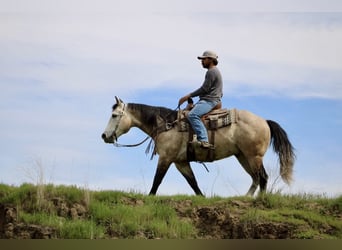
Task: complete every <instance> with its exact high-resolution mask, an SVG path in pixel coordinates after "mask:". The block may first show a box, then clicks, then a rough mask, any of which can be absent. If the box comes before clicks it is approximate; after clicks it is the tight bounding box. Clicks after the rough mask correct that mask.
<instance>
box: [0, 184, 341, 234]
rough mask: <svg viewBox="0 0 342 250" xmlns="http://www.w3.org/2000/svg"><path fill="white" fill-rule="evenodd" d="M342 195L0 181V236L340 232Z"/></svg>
mask: <svg viewBox="0 0 342 250" xmlns="http://www.w3.org/2000/svg"><path fill="white" fill-rule="evenodd" d="M341 210H342V196H340V197H336V198H327V197H323V196H313V195H307V194H301V195H281V194H265V195H262V196H258V197H256V198H248V197H231V198H221V197H213V198H204V197H197V196H181V195H177V196H155V197H153V196H145V195H142V194H138V193H125V192H120V191H90V190H85V189H80V188H77V187H74V186H54V185H38V186H36V185H31V184H23V185H21V186H20V187H14V186H8V185H5V184H0V238H58V239H81V238H82V239H102V238H105V239H106V238H130V239H136V238H138V239H174V238H176V239H230V238H235V239H236V238H239V239H246V238H262V239H342V213H341Z"/></svg>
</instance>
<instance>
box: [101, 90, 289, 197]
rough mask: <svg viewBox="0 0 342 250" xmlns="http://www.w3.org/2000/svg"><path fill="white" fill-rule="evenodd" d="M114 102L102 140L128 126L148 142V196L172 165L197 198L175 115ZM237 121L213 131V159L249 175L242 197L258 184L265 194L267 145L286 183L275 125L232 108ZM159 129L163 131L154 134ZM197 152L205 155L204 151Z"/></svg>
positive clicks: (284, 155) (283, 143) (283, 140)
mask: <svg viewBox="0 0 342 250" xmlns="http://www.w3.org/2000/svg"><path fill="white" fill-rule="evenodd" d="M115 98H116V104H114V106H113V110H112V114H111V117H110V120H109V122H108V125H107V127H106V129H105V131H104V132H103V134H102V139H103V140H104V141H105V142H106V143H115V142H116V141H117V139H118V138H119V137H120V136H121V135H123V134H125V133H127V132H128V131H129V130H130V129H131V128H132V127H138V128H139V129H141V130H142V131H143V132H145V133H146V134H147V135H149V136H150V137H151V138H152V139H153V141H154V143H155V153H156V154H158V155H159V159H158V166H157V170H156V173H155V176H154V180H153V185H152V188H151V191H150V195H155V194H156V192H157V189H158V187H159V185H160V184H161V182H162V180H163V178H164V176H165V174H166V172H167V170H168V169H169V167H170V165H171V164H172V163H174V164H175V165H176V168H177V169H178V170H179V172H181V174H182V175H183V176H184V177H185V179H186V180H187V182H188V183H189V185H190V186H191V187H192V189H193V190H194V192H195V193H196V194H197V195H203V194H202V192H201V190H200V189H199V187H198V184H197V181H196V178H195V176H194V173H193V171H192V169H191V166H190V162H189V160H188V157H187V145H188V142H189V136H188V133H184V132H179V131H178V129H177V126H174V124H175V123H176V122H177V115H178V112H177V111H174V110H171V109H167V108H164V107H154V106H148V105H144V104H133V103H128V104H125V103H124V102H123V101H122V100H121V99H119V98H117V97H115ZM237 117H238V119H237V122H236V123H233V124H231V125H229V126H226V127H223V128H220V129H218V130H217V131H216V140H215V159H214V160H220V159H223V158H227V157H229V156H232V155H234V156H235V157H236V158H237V159H238V161H239V162H240V164H241V165H242V167H243V168H244V169H245V170H246V172H247V173H248V174H249V175H250V176H251V177H252V180H253V182H252V185H251V187H250V188H249V190H248V192H247V195H250V196H253V194H254V193H255V191H256V189H257V187H258V186H260V191H261V192H264V191H266V187H267V179H268V176H267V173H266V171H265V168H264V165H263V156H264V155H265V152H266V150H267V149H268V147H269V145H270V144H273V149H274V151H275V152H276V153H277V154H278V159H279V164H280V176H281V177H282V179H283V181H284V182H285V183H287V184H290V183H291V179H292V172H293V164H294V160H295V154H294V149H293V147H292V145H291V142H290V141H289V139H288V137H287V134H286V132H285V131H284V130H283V129H282V128H281V127H280V125H279V124H278V123H276V122H274V121H270V120H264V119H262V118H261V117H258V116H256V115H255V114H252V113H251V112H248V111H245V110H237ZM170 124H171V125H170ZM161 126H164V127H165V126H166V127H168V129H167V130H165V131H162V132H157V131H158V128H160V127H161ZM200 152H203V154H206V155H207V152H206V149H203V150H202V151H200ZM199 158H201V155H199ZM203 159H205V157H203ZM204 161H205V160H204Z"/></svg>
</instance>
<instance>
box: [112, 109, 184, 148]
mask: <svg viewBox="0 0 342 250" xmlns="http://www.w3.org/2000/svg"><path fill="white" fill-rule="evenodd" d="M125 108H126V107H125V106H124V109H123V111H122V113H121V114H120V120H121V117H122V116H123V114H124V112H125ZM177 109H179V107H177V108H175V109H174V110H173V111H177ZM170 114H171V112H170ZM170 114H168V115H167V116H169V115H170ZM120 120H119V122H118V123H117V126H116V128H115V130H114V131H116V129H117V128H118V127H119V124H120ZM166 126H170V125H169V124H166ZM158 129H159V127H157V128H155V129H154V130H155V131H158ZM155 131H153V132H152V134H154V132H155ZM149 138H150V136H149V135H148V136H147V137H146V138H145V139H144V140H142V141H141V142H139V143H136V144H120V143H117V142H114V143H113V145H114V147H117V148H124V147H125V148H133V147H138V146H140V145H142V144H144V143H145V142H146V141H147V140H148V139H149ZM147 151H148V150H147Z"/></svg>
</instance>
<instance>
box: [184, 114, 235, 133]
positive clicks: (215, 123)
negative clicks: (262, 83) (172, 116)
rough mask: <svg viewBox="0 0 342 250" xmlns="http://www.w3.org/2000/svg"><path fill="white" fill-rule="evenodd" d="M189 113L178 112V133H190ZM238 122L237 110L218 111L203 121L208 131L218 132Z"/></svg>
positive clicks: (207, 115)
mask: <svg viewBox="0 0 342 250" xmlns="http://www.w3.org/2000/svg"><path fill="white" fill-rule="evenodd" d="M188 113H189V111H184V110H180V111H179V112H178V131H179V132H188V131H189V128H190V124H189V121H188V118H187V114H188ZM237 120H238V117H237V110H236V109H217V110H213V111H211V112H210V113H208V114H206V115H204V116H203V117H202V121H203V123H204V125H205V126H206V128H207V129H208V130H217V129H219V128H222V127H226V126H229V125H230V124H232V123H236V122H237Z"/></svg>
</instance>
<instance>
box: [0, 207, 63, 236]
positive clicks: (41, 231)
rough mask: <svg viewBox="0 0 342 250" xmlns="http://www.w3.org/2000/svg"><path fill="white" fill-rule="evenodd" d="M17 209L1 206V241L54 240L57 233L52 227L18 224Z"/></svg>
mask: <svg viewBox="0 0 342 250" xmlns="http://www.w3.org/2000/svg"><path fill="white" fill-rule="evenodd" d="M17 217H18V216H17V209H16V208H15V207H13V206H11V205H4V204H0V238H1V239H52V238H57V237H56V231H55V229H53V228H50V227H44V226H40V225H32V224H25V223H18V222H17Z"/></svg>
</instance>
